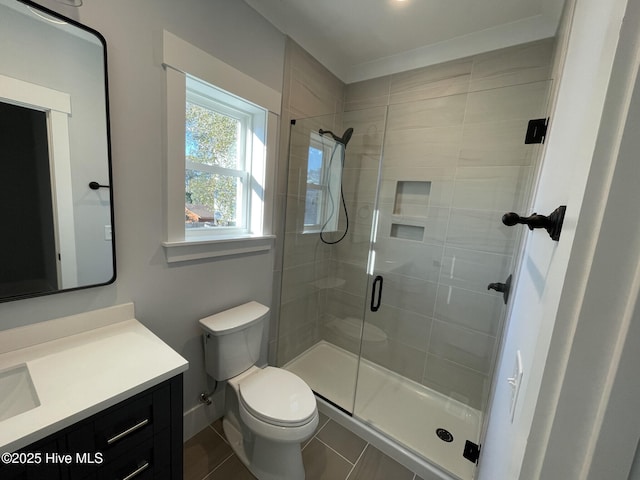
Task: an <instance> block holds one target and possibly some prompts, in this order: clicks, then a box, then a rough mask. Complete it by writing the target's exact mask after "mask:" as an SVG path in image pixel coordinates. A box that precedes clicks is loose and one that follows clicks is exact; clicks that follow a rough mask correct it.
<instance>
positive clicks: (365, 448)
mask: <svg viewBox="0 0 640 480" xmlns="http://www.w3.org/2000/svg"><path fill="white" fill-rule="evenodd" d="M369 445H370V444H369V443H367V444H366V445H365V446H364V448H363V449H362V451H361V452H360V455H358V458H357V459H356V461H355V463H354V464H353V466H352V467H351V470H349V473H348V474H347V476H346V477H345V480H347V479H348V478H349V477H350V476H351V474H352V473H353V471H354V470H355V469H356V465H358V462H359V461H360V459H361V458H362V456H363V455H364V452H365V451H366V450H367V448H369Z"/></svg>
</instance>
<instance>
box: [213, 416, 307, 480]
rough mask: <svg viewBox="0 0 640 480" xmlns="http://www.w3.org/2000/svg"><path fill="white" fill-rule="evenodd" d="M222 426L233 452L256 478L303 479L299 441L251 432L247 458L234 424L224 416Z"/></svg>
mask: <svg viewBox="0 0 640 480" xmlns="http://www.w3.org/2000/svg"><path fill="white" fill-rule="evenodd" d="M222 427H223V428H224V433H225V435H226V437H227V440H228V442H229V444H230V445H231V448H232V449H233V451H234V452H235V454H236V455H237V456H238V458H239V459H240V461H241V462H242V463H243V464H244V465H245V466H246V467H247V468H248V469H249V471H250V472H251V473H252V474H253V475H255V476H256V477H257V478H258V480H304V478H305V474H304V466H303V464H302V452H301V448H300V444H299V443H291V444H287V443H278V442H274V441H272V440H267V439H264V438H262V437H259V436H257V435H253V444H252V447H253V448H252V452H251V454H250V456H251V458H249V455H247V451H246V449H245V439H243V437H242V433H241V432H240V430H239V429H238V428H237V427H236V425H234V423H233V422H232V421H230V420H229V419H228V418H227V417H225V418H224V419H223V420H222Z"/></svg>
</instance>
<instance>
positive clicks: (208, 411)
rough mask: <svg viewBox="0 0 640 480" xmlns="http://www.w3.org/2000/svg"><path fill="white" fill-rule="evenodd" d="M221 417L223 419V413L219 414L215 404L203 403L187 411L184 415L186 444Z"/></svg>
mask: <svg viewBox="0 0 640 480" xmlns="http://www.w3.org/2000/svg"><path fill="white" fill-rule="evenodd" d="M220 417H222V412H221V411H220V412H218V409H217V408H216V407H215V404H212V405H205V404H204V403H202V404H200V405H196V406H195V407H193V408H191V409H189V410H187V411H186V412H184V415H183V441H185V442H186V441H187V440H189V439H190V438H191V437H193V436H194V435H195V434H196V433H198V432H201V431H202V430H204V429H205V428H206V427H207V426H209V425H211V424H212V423H213V422H215V421H216V420H217V419H219V418H220Z"/></svg>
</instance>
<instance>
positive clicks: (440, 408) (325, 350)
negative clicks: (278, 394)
mask: <svg viewBox="0 0 640 480" xmlns="http://www.w3.org/2000/svg"><path fill="white" fill-rule="evenodd" d="M284 368H285V369H287V370H289V371H291V372H293V373H295V374H296V375H298V376H300V377H301V378H303V379H304V380H305V381H306V382H307V384H309V386H310V387H311V389H312V390H313V391H314V392H316V393H318V394H319V395H321V396H322V397H324V398H325V399H328V400H329V401H331V402H333V403H335V404H336V405H338V406H340V407H342V408H344V409H345V410H347V411H351V408H352V405H353V397H354V390H355V389H354V382H355V378H356V373H357V369H358V357H357V356H356V355H354V354H352V353H350V352H347V351H346V350H343V349H341V348H340V347H337V346H335V345H333V344H331V343H328V342H325V341H320V342H319V343H316V344H315V345H313V346H312V347H311V348H309V349H308V350H306V351H305V352H303V353H302V354H300V355H299V356H298V357H296V358H295V359H293V360H291V361H290V362H289V363H287V364H286V365H285V366H284ZM358 375H359V376H358V391H357V394H356V399H355V409H354V413H353V416H354V417H355V418H358V419H360V420H361V421H363V422H364V423H366V424H368V425H369V426H372V427H373V428H375V429H376V430H379V431H380V432H382V433H384V434H385V435H387V436H389V437H391V438H393V439H394V440H395V441H396V442H398V443H399V444H401V445H402V446H404V447H405V448H407V449H409V450H411V451H413V452H415V453H416V454H418V455H419V456H421V457H423V458H425V459H427V460H428V461H429V462H430V463H432V464H434V465H437V466H439V467H440V468H441V469H443V470H444V471H446V472H448V473H450V474H452V475H454V476H456V477H458V478H460V479H462V480H471V479H472V478H473V475H474V473H475V470H476V466H475V464H474V463H471V462H470V461H469V460H467V459H466V458H464V457H463V456H462V452H463V449H464V446H465V443H466V440H471V441H472V442H474V443H477V442H478V438H479V435H480V428H481V425H482V414H481V412H480V411H478V410H475V409H473V408H471V407H469V406H467V405H465V404H463V403H461V402H458V401H457V400H454V399H451V398H448V397H446V396H445V395H443V394H441V393H438V392H436V391H434V390H431V389H430V388H427V387H425V386H423V385H420V384H418V383H416V382H413V381H411V380H408V379H406V378H404V377H402V376H400V375H398V374H395V373H393V372H391V371H389V370H387V369H385V368H383V367H380V366H379V365H376V364H374V363H371V362H369V361H366V360H363V361H362V365H361V369H360V372H359V374H358ZM438 429H444V430H446V431H447V432H449V433H450V434H451V436H452V437H453V438H452V439H451V438H447V440H451V441H444V440H442V439H441V438H440V437H439V436H438V435H437V434H436V431H437V430H438ZM441 436H444V437H447V435H446V434H442V433H441Z"/></svg>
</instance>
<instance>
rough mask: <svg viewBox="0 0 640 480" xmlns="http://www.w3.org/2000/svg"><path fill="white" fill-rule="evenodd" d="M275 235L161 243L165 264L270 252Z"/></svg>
mask: <svg viewBox="0 0 640 480" xmlns="http://www.w3.org/2000/svg"><path fill="white" fill-rule="evenodd" d="M275 238H276V237H275V235H261V236H246V237H232V238H229V237H227V238H219V239H208V240H184V241H178V242H162V246H163V247H164V251H165V255H166V258H167V263H177V262H188V261H192V260H202V259H205V258H216V257H229V256H232V255H245V254H249V253H256V252H264V251H268V250H271V248H272V247H273V240H274V239H275Z"/></svg>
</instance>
